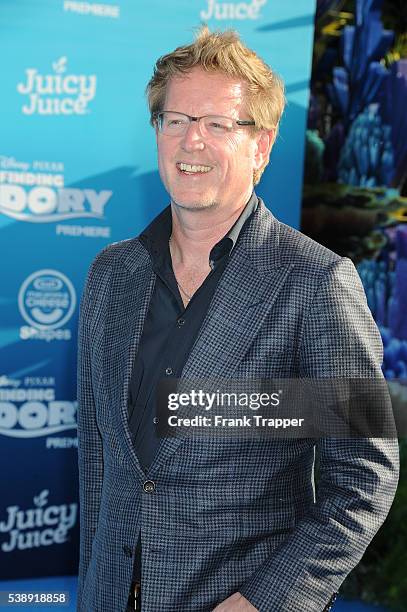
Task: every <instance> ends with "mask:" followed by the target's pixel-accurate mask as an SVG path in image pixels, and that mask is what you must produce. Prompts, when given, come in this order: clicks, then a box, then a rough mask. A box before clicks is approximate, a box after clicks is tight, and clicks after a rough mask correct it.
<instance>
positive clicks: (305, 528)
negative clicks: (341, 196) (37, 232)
mask: <svg viewBox="0 0 407 612" xmlns="http://www.w3.org/2000/svg"><path fill="white" fill-rule="evenodd" d="M154 283H155V274H154V272H153V270H152V266H151V261H150V259H149V256H148V253H147V251H146V250H145V249H144V248H143V246H142V245H141V243H140V242H139V240H138V238H134V239H130V240H125V241H122V242H118V243H115V244H112V245H110V246H108V247H107V248H105V249H104V250H103V251H102V252H101V253H99V255H98V256H97V257H96V258H95V260H94V262H93V264H92V266H91V267H90V270H89V273H88V277H87V281H86V285H85V289H84V293H83V296H82V302H81V311H80V323H79V357H78V400H79V408H78V410H79V423H78V434H79V476H80V529H81V545H80V567H79V585H78V608H77V609H78V611H81V612H123V611H124V610H125V609H126V603H127V597H128V592H129V587H130V582H131V577H132V567H133V560H134V549H135V545H136V543H137V540H138V536H139V534H140V533H141V540H142V548H143V557H142V607H143V612H181V611H182V612H189V611H190V612H192V611H193V612H210V611H211V610H213V609H214V608H215V607H216V605H217V604H218V603H220V602H221V601H223V600H224V599H226V598H227V597H228V596H229V595H231V594H232V593H234V592H235V591H239V592H240V593H242V594H243V595H244V596H245V597H246V598H247V599H248V600H249V601H250V602H251V603H252V604H253V605H254V606H255V607H256V608H257V609H258V610H259V611H260V612H298V611H300V610H301V611H302V610H303V611H304V612H321V611H322V610H323V609H324V607H325V606H326V605H327V603H328V601H329V600H330V598H331V596H332V594H333V593H334V592H335V591H336V590H337V589H338V587H339V585H340V584H341V583H342V581H343V580H344V578H345V577H346V575H347V574H348V573H349V572H350V570H351V569H352V568H353V567H354V566H355V565H356V564H357V563H358V561H359V560H360V558H361V557H362V555H363V552H364V550H365V549H366V547H367V545H368V544H369V542H370V540H371V539H372V537H373V536H374V534H375V533H376V531H377V529H378V528H379V527H380V525H381V523H382V522H383V520H384V518H385V517H386V515H387V513H388V510H389V508H390V505H391V502H392V499H393V497H394V493H395V489H396V484H397V478H398V447H397V440H395V439H384V438H357V439H346V440H344V439H334V438H331V439H328V438H324V439H319V440H312V439H307V438H304V439H261V438H249V437H243V436H242V437H231V438H229V439H226V438H219V437H216V438H214V437H213V438H210V437H205V438H203V437H199V438H183V439H181V438H179V437H168V438H164V439H162V440H161V442H160V446H159V449H158V452H157V454H156V457H155V459H154V461H153V463H152V465H151V466H150V468H149V470H148V472H147V473H144V472H143V470H142V469H141V467H140V464H139V462H138V459H137V456H136V454H135V451H134V448H133V445H132V442H131V438H130V432H129V429H128V423H127V419H128V413H127V396H128V386H129V380H130V375H131V369H132V365H133V362H134V358H135V355H136V352H137V349H138V344H139V340H140V337H141V334H142V329H143V322H144V319H145V316H146V313H147V310H148V305H149V300H150V297H151V295H152V291H153V288H154ZM381 359H382V344H381V340H380V335H379V332H378V330H377V328H376V326H375V324H374V321H373V319H372V317H371V314H370V311H369V309H368V307H367V303H366V298H365V295H364V291H363V288H362V285H361V282H360V280H359V277H358V274H357V272H356V270H355V268H354V266H353V264H352V262H351V261H350V260H349V259H346V258H341V257H339V256H338V255H336V254H334V253H332V252H331V251H329V250H328V249H326V248H324V247H323V246H321V245H319V244H317V243H316V242H314V241H313V240H311V239H310V238H308V237H306V236H304V235H303V234H301V233H300V232H298V231H296V230H294V229H292V228H290V227H288V226H286V225H284V224H283V223H280V222H279V221H278V220H277V219H275V218H274V216H273V215H272V214H271V212H270V211H269V210H268V209H267V208H266V207H265V206H264V204H263V202H262V201H261V200H260V201H259V206H258V207H257V209H256V211H255V213H254V215H253V216H252V217H251V219H250V220H249V222H248V223H247V224H246V225H245V227H244V229H243V230H242V232H241V235H240V237H239V240H238V243H237V244H236V247H235V248H234V249H233V251H232V253H231V256H230V260H229V262H228V265H227V267H226V269H225V271H224V273H223V275H222V278H221V279H220V281H219V284H218V286H217V289H216V292H215V294H214V297H213V299H212V302H211V304H210V308H209V310H208V313H207V315H206V317H205V319H204V322H203V324H202V327H201V330H200V332H199V334H198V337H197V339H196V341H195V344H194V346H193V348H192V350H191V353H190V355H189V358H188V360H187V362H186V365H185V367H184V370H183V373H182V378H185V379H194V378H195V379H205V378H219V379H221V378H223V379H224V378H228V377H232V378H242V379H244V378H250V379H260V378H273V377H274V378H278V377H280V378H294V377H300V378H307V377H311V378H320V377H321V378H322V377H328V378H329V377H360V378H372V377H375V376H381V370H380V365H381ZM315 454H317V455H318V457H319V478H318V486H317V491H316V494H315V490H314V489H315V488H314V485H313V469H314V459H315ZM146 481H153V482H154V484H155V487H153V488H152V487H151V486H148V485H147V486H143V485H144V483H146Z"/></svg>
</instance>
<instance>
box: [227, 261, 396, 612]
mask: <svg viewBox="0 0 407 612" xmlns="http://www.w3.org/2000/svg"><path fill="white" fill-rule="evenodd" d="M382 355H383V347H382V343H381V338H380V334H379V331H378V329H377V327H376V325H375V323H374V320H373V318H372V316H371V313H370V310H369V308H368V306H367V302H366V297H365V293H364V290H363V287H362V284H361V282H360V279H359V275H358V273H357V271H356V269H355V267H354V265H353V263H352V262H351V261H350V260H349V259H347V258H342V259H340V260H338V261H336V262H334V263H333V264H331V265H330V266H329V267H328V269H327V270H326V271H325V272H324V274H323V275H322V279H321V281H320V283H319V286H318V288H317V289H316V292H315V295H314V298H313V300H312V302H311V306H310V308H309V310H308V313H307V315H306V319H305V322H304V327H303V332H302V337H301V341H300V346H299V363H300V377H301V378H307V377H308V378H316V379H317V378H330V377H332V378H335V377H336V378H341V377H342V378H346V377H349V378H374V377H380V378H382V372H381V361H382ZM388 410H389V411H391V406H389V407H388ZM388 416H389V418H392V415H388ZM316 452H317V454H318V456H319V480H318V488H317V495H316V501H315V504H314V505H313V506H312V507H311V509H310V511H309V512H308V514H307V515H305V516H304V517H303V519H302V520H301V521H300V522H299V523H298V524H297V526H296V528H295V529H294V530H293V532H292V533H291V534H290V535H289V536H288V537H287V539H286V540H285V541H284V542H283V544H282V545H281V547H279V548H278V549H277V550H276V552H275V553H274V554H273V556H271V557H270V558H269V559H267V561H266V562H265V563H264V564H263V565H262V566H261V567H260V568H259V569H258V570H256V572H254V574H252V575H251V576H250V578H249V579H248V580H247V581H246V582H245V583H244V584H243V585H242V587H241V588H240V589H239V591H240V593H242V595H244V596H245V597H246V598H247V599H248V600H249V601H250V602H251V603H252V604H253V605H254V606H255V607H256V608H257V609H258V610H259V611H260V612H269V611H270V610H273V612H297V611H298V610H307V612H321V610H323V608H324V606H325V605H326V604H327V602H328V601H329V599H330V597H331V596H332V593H333V592H335V591H337V590H338V588H339V586H340V584H341V583H342V582H343V580H344V579H345V578H346V576H347V574H348V573H349V572H350V571H351V570H352V569H353V568H354V567H355V565H356V564H357V563H358V562H359V561H360V559H361V557H362V555H363V553H364V551H365V549H366V547H367V546H368V544H369V543H370V541H371V540H372V538H373V536H374V535H375V533H376V532H377V530H378V529H379V527H380V525H381V524H382V523H383V521H384V519H385V518H386V516H387V513H388V511H389V509H390V506H391V503H392V501H393V498H394V495H395V491H396V487H397V481H398V468H399V459H398V444H397V439H396V438H384V437H383V438H361V437H360V438H353V439H352V438H348V439H336V438H321V439H320V440H318V441H317V442H316Z"/></svg>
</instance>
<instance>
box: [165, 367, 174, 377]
mask: <svg viewBox="0 0 407 612" xmlns="http://www.w3.org/2000/svg"><path fill="white" fill-rule="evenodd" d="M165 373H166V375H167V376H171V374H172V368H165Z"/></svg>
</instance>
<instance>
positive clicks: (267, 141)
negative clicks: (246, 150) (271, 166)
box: [254, 129, 276, 170]
mask: <svg viewBox="0 0 407 612" xmlns="http://www.w3.org/2000/svg"><path fill="white" fill-rule="evenodd" d="M275 137H276V130H275V129H272V130H261V131H260V132H259V133H258V134H257V135H256V137H255V138H256V152H255V156H254V169H255V170H259V169H260V168H263V166H264V165H265V164H267V162H268V159H269V157H270V153H271V149H272V148H273V144H274V140H275Z"/></svg>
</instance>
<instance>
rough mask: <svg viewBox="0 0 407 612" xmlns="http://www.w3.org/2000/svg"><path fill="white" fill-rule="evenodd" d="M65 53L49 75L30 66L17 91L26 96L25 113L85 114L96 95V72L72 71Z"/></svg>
mask: <svg viewBox="0 0 407 612" xmlns="http://www.w3.org/2000/svg"><path fill="white" fill-rule="evenodd" d="M67 62H68V60H67V58H66V57H65V56H63V57H61V58H59V59H58V60H57V61H55V62H53V64H52V70H53V72H50V73H48V74H41V73H40V72H39V71H38V69H37V68H27V69H26V71H25V80H24V81H22V82H21V83H18V85H17V91H18V93H19V94H21V95H22V96H25V97H26V103H25V104H23V106H22V109H21V110H22V112H23V113H24V115H35V114H37V115H84V114H86V113H88V112H89V109H88V105H89V102H90V101H91V100H93V99H94V97H95V95H96V84H97V80H96V75H95V74H72V73H71V74H69V73H68V72H67V70H68V68H67Z"/></svg>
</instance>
